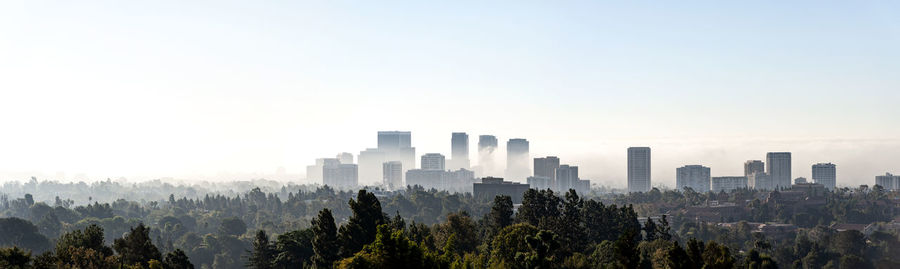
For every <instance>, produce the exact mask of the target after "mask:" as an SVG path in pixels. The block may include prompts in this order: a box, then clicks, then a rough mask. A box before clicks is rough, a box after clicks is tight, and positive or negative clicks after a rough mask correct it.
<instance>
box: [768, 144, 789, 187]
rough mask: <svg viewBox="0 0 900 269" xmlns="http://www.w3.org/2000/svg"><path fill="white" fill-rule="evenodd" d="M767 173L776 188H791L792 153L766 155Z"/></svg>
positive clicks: (770, 153)
mask: <svg viewBox="0 0 900 269" xmlns="http://www.w3.org/2000/svg"><path fill="white" fill-rule="evenodd" d="M766 173H768V174H769V176H770V177H771V178H772V182H773V183H774V184H775V188H790V187H791V179H793V178H792V177H791V153H790V152H769V153H766Z"/></svg>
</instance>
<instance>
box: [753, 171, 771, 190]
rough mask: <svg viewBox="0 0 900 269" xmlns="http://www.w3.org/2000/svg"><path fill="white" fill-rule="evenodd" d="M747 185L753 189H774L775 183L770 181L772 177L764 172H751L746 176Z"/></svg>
mask: <svg viewBox="0 0 900 269" xmlns="http://www.w3.org/2000/svg"><path fill="white" fill-rule="evenodd" d="M747 184H748V187H750V188H752V189H754V190H774V189H775V183H774V182H772V177H771V176H769V174H766V173H752V174H750V176H749V177H747Z"/></svg>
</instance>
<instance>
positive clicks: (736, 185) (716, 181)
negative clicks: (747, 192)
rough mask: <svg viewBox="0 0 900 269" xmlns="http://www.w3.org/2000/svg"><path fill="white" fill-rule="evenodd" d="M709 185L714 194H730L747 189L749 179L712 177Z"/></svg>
mask: <svg viewBox="0 0 900 269" xmlns="http://www.w3.org/2000/svg"><path fill="white" fill-rule="evenodd" d="M709 185H710V186H709V187H710V190H711V191H712V192H716V193H718V192H722V191H724V192H730V191H732V190H736V189H743V188H747V177H743V176H738V177H712V178H711V179H710V184H709Z"/></svg>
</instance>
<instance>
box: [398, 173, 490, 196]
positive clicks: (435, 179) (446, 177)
mask: <svg viewBox="0 0 900 269" xmlns="http://www.w3.org/2000/svg"><path fill="white" fill-rule="evenodd" d="M474 179H475V173H474V172H472V171H471V170H466V169H458V170H456V171H446V170H428V169H413V170H409V171H406V184H407V185H409V186H421V187H423V188H425V189H436V190H439V191H456V192H467V191H471V189H470V188H471V186H472V183H474V181H475V180H474Z"/></svg>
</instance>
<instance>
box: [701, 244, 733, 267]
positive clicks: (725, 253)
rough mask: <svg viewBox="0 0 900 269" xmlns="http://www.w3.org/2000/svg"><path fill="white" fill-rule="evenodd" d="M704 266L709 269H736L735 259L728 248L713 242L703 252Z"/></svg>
mask: <svg viewBox="0 0 900 269" xmlns="http://www.w3.org/2000/svg"><path fill="white" fill-rule="evenodd" d="M703 264H704V266H705V267H704V268H709V269H727V268H734V257H732V256H731V251H730V250H728V247H726V246H725V245H720V244H718V243H716V242H715V241H711V242H709V244H706V249H704V250H703Z"/></svg>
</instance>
